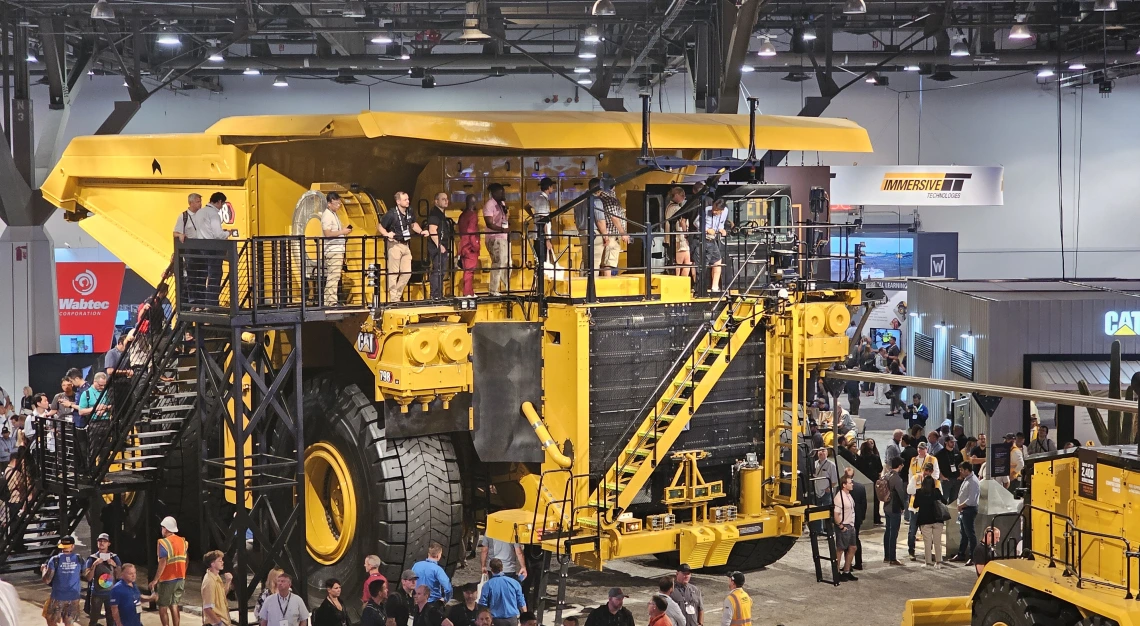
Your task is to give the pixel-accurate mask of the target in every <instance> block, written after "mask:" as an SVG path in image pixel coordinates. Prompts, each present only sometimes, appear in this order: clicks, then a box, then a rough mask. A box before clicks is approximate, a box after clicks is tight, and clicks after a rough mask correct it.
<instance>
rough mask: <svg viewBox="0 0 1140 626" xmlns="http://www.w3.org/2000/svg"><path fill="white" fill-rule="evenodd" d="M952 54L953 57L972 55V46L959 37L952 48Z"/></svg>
mask: <svg viewBox="0 0 1140 626" xmlns="http://www.w3.org/2000/svg"><path fill="white" fill-rule="evenodd" d="M950 56H952V57H968V56H970V47H969V46H967V45H966V41H965V40H964V39H959V40H958V41H955V42H954V46H953V47H951V48H950Z"/></svg>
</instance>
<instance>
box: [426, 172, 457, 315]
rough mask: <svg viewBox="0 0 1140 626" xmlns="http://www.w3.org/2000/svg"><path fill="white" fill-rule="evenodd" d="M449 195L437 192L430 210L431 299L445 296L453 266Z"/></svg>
mask: <svg viewBox="0 0 1140 626" xmlns="http://www.w3.org/2000/svg"><path fill="white" fill-rule="evenodd" d="M447 204H448V196H447V193H445V192H443V191H441V192H439V193H437V194H435V206H433V207H432V208H431V209H429V210H428V218H427V227H428V258H429V259H430V260H431V299H432V300H439V299H440V298H442V297H443V283H444V282H446V281H445V280H444V278H445V277H446V276H447V275H448V274H449V270H450V268H451V237H452V227H451V220H449V219H447V214H446V213H444V211H446V210H447Z"/></svg>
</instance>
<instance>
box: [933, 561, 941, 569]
mask: <svg viewBox="0 0 1140 626" xmlns="http://www.w3.org/2000/svg"><path fill="white" fill-rule="evenodd" d="M934 569H942V561H939V562H937V563H935V564H934Z"/></svg>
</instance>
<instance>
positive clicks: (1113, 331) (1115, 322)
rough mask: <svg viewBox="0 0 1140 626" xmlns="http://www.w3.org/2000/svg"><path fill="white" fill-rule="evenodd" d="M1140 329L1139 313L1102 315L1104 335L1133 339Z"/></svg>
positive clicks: (1109, 313) (1121, 312)
mask: <svg viewBox="0 0 1140 626" xmlns="http://www.w3.org/2000/svg"><path fill="white" fill-rule="evenodd" d="M1137 327H1140V311H1109V312H1107V313H1105V314H1104V334H1106V335H1112V336H1114V337H1135V336H1136V334H1137V330H1136V329H1137Z"/></svg>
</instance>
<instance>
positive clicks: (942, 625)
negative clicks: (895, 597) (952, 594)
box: [902, 596, 971, 626]
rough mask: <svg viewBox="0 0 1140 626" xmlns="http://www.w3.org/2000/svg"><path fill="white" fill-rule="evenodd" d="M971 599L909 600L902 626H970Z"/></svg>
mask: <svg viewBox="0 0 1140 626" xmlns="http://www.w3.org/2000/svg"><path fill="white" fill-rule="evenodd" d="M970 617H971V616H970V598H969V597H967V596H962V597H957V598H923V599H920V600H907V601H906V608H904V609H903V616H902V626H969V624H970Z"/></svg>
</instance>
